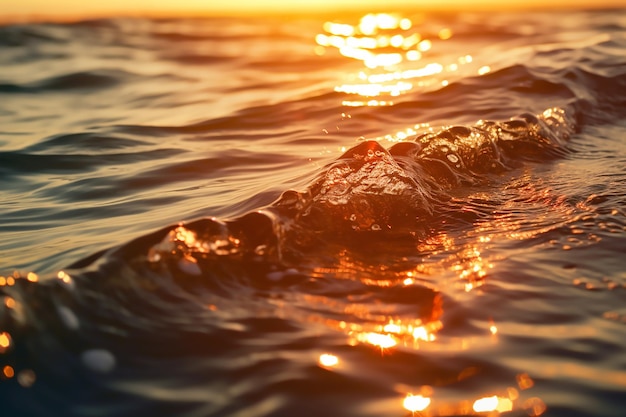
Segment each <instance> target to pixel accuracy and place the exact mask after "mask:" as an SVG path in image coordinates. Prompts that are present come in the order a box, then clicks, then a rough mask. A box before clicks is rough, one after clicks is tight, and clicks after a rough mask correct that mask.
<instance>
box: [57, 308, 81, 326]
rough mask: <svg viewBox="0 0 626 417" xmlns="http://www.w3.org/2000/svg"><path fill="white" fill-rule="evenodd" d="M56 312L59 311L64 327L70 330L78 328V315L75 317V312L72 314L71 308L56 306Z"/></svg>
mask: <svg viewBox="0 0 626 417" xmlns="http://www.w3.org/2000/svg"><path fill="white" fill-rule="evenodd" d="M57 312H58V313H59V316H60V317H61V321H62V322H63V324H64V325H65V327H67V328H68V329H70V330H78V327H79V325H80V323H79V322H78V317H76V314H74V312H73V311H72V310H70V309H69V308H67V307H65V306H58V307H57Z"/></svg>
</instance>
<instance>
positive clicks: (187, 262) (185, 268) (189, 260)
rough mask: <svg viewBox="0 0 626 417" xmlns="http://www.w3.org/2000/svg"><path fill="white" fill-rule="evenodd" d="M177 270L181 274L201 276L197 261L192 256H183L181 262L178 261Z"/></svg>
mask: <svg viewBox="0 0 626 417" xmlns="http://www.w3.org/2000/svg"><path fill="white" fill-rule="evenodd" d="M178 269H180V271H181V272H184V273H185V274H189V275H196V276H198V275H202V271H201V270H200V267H199V266H198V261H196V259H195V258H194V257H192V256H185V257H184V258H182V259H181V260H179V261H178Z"/></svg>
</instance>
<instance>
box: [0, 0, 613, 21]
mask: <svg viewBox="0 0 626 417" xmlns="http://www.w3.org/2000/svg"><path fill="white" fill-rule="evenodd" d="M600 7H624V3H623V0H598V1H595V2H592V3H590V2H589V0H509V1H508V2H502V1H501V0H474V1H467V0H439V1H437V2H426V1H415V0H392V1H381V0H261V1H258V0H237V2H234V3H232V2H230V3H229V2H224V1H222V2H216V1H209V0H130V1H129V0H108V1H106V2H85V1H84V0H57V1H54V2H51V1H48V0H21V1H14V0H0V10H2V11H1V12H0V20H22V21H27V20H31V19H37V18H41V17H48V18H56V19H64V18H76V17H98V16H101V17H107V16H115V15H198V16H201V15H211V14H258V13H276V12H285V13H298V12H324V11H332V10H336V9H359V10H366V9H368V8H369V9H394V8H395V9H397V8H410V9H424V10H429V9H451V10H458V9H461V8H463V9H481V10H506V9H509V8H525V9H528V8H531V9H532V8H543V9H545V8H600Z"/></svg>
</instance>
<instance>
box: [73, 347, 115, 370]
mask: <svg viewBox="0 0 626 417" xmlns="http://www.w3.org/2000/svg"><path fill="white" fill-rule="evenodd" d="M80 358H81V360H82V362H83V364H84V365H85V366H86V367H87V368H89V369H91V370H92V371H95V372H101V373H107V372H110V371H111V370H113V368H115V356H113V354H112V353H111V352H109V351H108V350H104V349H91V350H86V351H84V352H83V353H82V354H81V355H80Z"/></svg>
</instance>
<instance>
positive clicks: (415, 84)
mask: <svg viewBox="0 0 626 417" xmlns="http://www.w3.org/2000/svg"><path fill="white" fill-rule="evenodd" d="M323 30H324V33H319V34H317V35H316V37H315V43H316V44H317V46H316V47H315V53H317V54H318V55H323V54H325V53H326V50H327V49H328V48H334V49H336V50H338V51H339V53H340V54H341V55H342V56H344V57H346V58H350V59H355V60H358V61H361V62H362V63H363V65H364V67H365V68H364V70H363V71H360V72H359V73H358V75H356V76H353V77H352V79H351V80H350V81H349V82H347V83H345V84H342V85H338V86H336V87H335V91H337V92H341V93H345V94H349V95H353V96H358V98H356V97H355V98H351V99H350V100H344V101H343V105H344V106H348V107H360V106H370V107H375V106H391V105H393V104H394V102H393V100H390V99H385V98H386V97H388V98H394V97H398V96H400V95H402V94H405V93H407V92H409V91H411V90H414V89H416V88H425V87H428V86H431V85H437V84H438V83H439V85H443V86H445V85H447V84H448V80H445V79H440V78H441V77H435V76H438V75H440V74H446V73H452V72H455V71H458V70H459V68H460V67H461V66H463V65H465V64H469V63H471V62H472V61H473V58H472V56H471V55H463V56H460V57H457V58H456V59H454V60H453V62H448V63H446V64H445V65H444V64H443V63H439V62H433V61H432V59H431V60H428V61H426V62H424V64H423V65H421V66H419V67H417V68H415V64H416V63H418V62H420V61H425V60H426V59H428V54H429V52H430V51H431V50H432V49H433V45H434V44H433V41H434V40H435V39H425V38H423V35H422V34H421V33H419V32H418V31H417V28H416V25H415V24H414V22H413V21H412V20H411V19H410V18H407V17H402V16H400V15H399V14H393V13H369V14H366V15H365V16H363V17H362V18H361V19H360V21H359V23H358V24H355V25H353V24H349V23H336V22H325V23H324V25H323ZM453 36H454V32H453V30H452V29H451V28H448V27H444V28H441V29H440V30H439V32H438V34H437V36H436V40H437V41H447V40H449V39H451V38H452V37H453ZM402 64H408V68H403V67H402V66H401V65H402ZM489 71H490V68H489V67H487V66H483V67H481V68H480V69H479V71H478V74H479V75H483V74H486V73H488V72H489Z"/></svg>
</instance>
